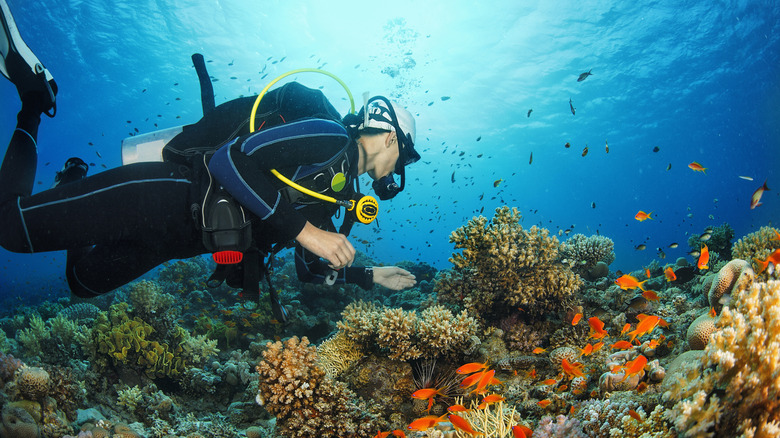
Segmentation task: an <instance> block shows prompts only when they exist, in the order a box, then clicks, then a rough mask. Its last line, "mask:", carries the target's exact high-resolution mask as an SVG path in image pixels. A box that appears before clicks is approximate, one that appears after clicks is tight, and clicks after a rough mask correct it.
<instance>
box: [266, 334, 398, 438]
mask: <svg viewBox="0 0 780 438" xmlns="http://www.w3.org/2000/svg"><path fill="white" fill-rule="evenodd" d="M266 347H267V349H266V350H265V351H264V352H263V360H262V361H261V362H260V363H259V364H258V365H257V372H258V373H259V374H260V384H259V387H258V390H259V391H258V394H257V401H258V403H259V404H261V405H263V406H265V408H266V409H267V410H268V412H270V413H271V414H273V415H274V416H276V419H277V428H278V432H279V433H281V434H282V435H283V436H288V437H360V436H370V435H372V434H373V433H376V431H377V430H380V429H383V428H385V427H386V423H385V422H384V421H382V420H381V419H380V418H379V417H378V416H376V413H375V412H372V411H374V409H373V407H372V406H361V405H360V404H357V403H355V402H354V401H353V400H352V399H354V394H353V393H352V392H351V391H349V390H348V389H347V388H346V387H345V386H343V384H341V383H339V382H337V381H334V380H332V379H330V378H328V377H327V375H326V374H325V371H323V370H322V369H321V368H320V367H319V366H318V365H317V350H316V349H315V348H314V347H313V346H310V345H309V340H308V339H306V337H304V338H302V339H301V340H298V338H297V337H293V338H290V339H288V340H287V341H285V342H284V343H282V342H280V341H277V342H275V343H271V342H269V343H268V344H267V345H266Z"/></svg>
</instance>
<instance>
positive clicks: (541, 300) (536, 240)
mask: <svg viewBox="0 0 780 438" xmlns="http://www.w3.org/2000/svg"><path fill="white" fill-rule="evenodd" d="M520 218H521V215H520V213H519V212H518V210H517V209H510V208H509V207H506V206H505V207H502V208H498V209H496V214H495V216H494V217H493V219H492V220H490V221H488V219H487V218H485V217H484V216H479V217H475V218H473V219H471V220H470V221H469V222H468V224H467V225H465V226H462V227H460V228H458V229H457V230H455V231H453V232H452V234H451V235H450V242H451V243H454V244H455V249H460V250H463V251H462V252H461V253H454V254H453V255H452V257H451V258H450V262H451V263H452V264H453V269H452V270H449V271H444V272H443V273H442V274H441V276H440V277H439V279H438V281H437V283H436V286H435V290H436V292H437V293H438V294H439V299H440V300H441V301H445V302H452V303H456V304H458V305H463V306H465V308H466V309H468V310H469V312H470V313H471V314H472V315H480V316H483V315H485V314H487V313H490V312H500V313H505V310H504V309H505V308H510V307H517V306H522V308H523V309H524V310H525V311H526V312H527V313H529V314H541V313H542V312H544V311H546V310H550V309H554V308H559V307H560V306H561V303H562V302H563V300H564V299H565V298H566V297H568V296H570V295H571V294H573V293H574V291H575V290H577V289H578V288H579V287H580V285H581V284H582V280H581V279H580V278H579V276H578V275H576V274H575V273H574V272H572V270H571V269H570V268H569V267H568V266H567V265H564V264H561V263H560V262H559V261H558V259H559V254H558V252H559V248H560V245H559V243H558V239H557V238H556V237H555V236H550V235H549V234H550V233H549V230H547V229H545V228H538V227H536V226H532V227H531V228H530V229H528V230H524V229H523V227H522V226H521V225H520Z"/></svg>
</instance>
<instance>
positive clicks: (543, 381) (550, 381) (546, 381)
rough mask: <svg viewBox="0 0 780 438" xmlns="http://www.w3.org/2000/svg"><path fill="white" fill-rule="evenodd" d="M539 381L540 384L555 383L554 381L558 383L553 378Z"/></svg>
mask: <svg viewBox="0 0 780 438" xmlns="http://www.w3.org/2000/svg"><path fill="white" fill-rule="evenodd" d="M539 383H541V384H542V385H555V384H556V383H558V381H557V380H555V379H547V380H542V381H541V382H539Z"/></svg>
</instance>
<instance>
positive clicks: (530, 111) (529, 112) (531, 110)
mask: <svg viewBox="0 0 780 438" xmlns="http://www.w3.org/2000/svg"><path fill="white" fill-rule="evenodd" d="M532 112H534V110H533V109H529V110H528V115H527V116H526V117H531V113H532Z"/></svg>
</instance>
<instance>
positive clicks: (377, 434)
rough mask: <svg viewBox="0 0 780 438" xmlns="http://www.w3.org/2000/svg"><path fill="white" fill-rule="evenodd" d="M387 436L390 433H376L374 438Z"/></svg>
mask: <svg viewBox="0 0 780 438" xmlns="http://www.w3.org/2000/svg"><path fill="white" fill-rule="evenodd" d="M388 435H390V432H389V431H388V432H381V431H380V432H377V433H376V435H374V438H386V437H387V436H388Z"/></svg>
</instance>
